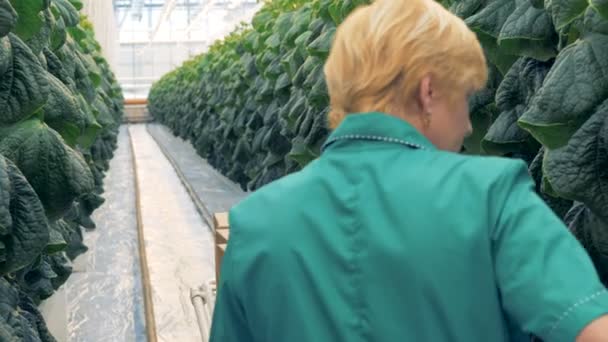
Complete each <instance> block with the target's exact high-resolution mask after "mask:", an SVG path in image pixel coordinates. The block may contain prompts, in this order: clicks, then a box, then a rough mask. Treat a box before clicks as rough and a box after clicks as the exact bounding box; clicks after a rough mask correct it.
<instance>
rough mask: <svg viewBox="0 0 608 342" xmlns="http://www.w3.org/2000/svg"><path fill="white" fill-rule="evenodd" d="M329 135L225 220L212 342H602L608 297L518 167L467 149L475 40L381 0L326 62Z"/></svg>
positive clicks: (457, 25)
mask: <svg viewBox="0 0 608 342" xmlns="http://www.w3.org/2000/svg"><path fill="white" fill-rule="evenodd" d="M325 73H326V78H327V84H328V88H329V93H330V97H331V107H332V111H331V113H330V115H329V122H330V125H331V126H332V128H334V131H333V133H332V134H331V136H330V137H329V139H328V140H327V143H326V144H325V146H324V152H323V154H322V156H321V157H320V158H319V159H318V160H316V161H315V162H313V163H312V164H311V165H309V166H308V167H306V168H305V169H304V170H303V171H301V172H299V173H297V174H294V175H291V176H288V177H285V178H283V179H281V180H279V181H277V182H275V183H273V184H271V185H269V186H267V187H265V188H263V189H261V190H259V191H258V192H256V193H254V194H252V195H251V196H250V197H249V198H248V199H246V200H245V201H243V202H242V203H240V204H239V205H238V206H236V207H235V208H234V209H233V210H232V211H231V215H230V221H231V226H232V233H231V234H232V235H231V237H230V243H229V246H228V250H227V253H226V255H225V257H224V261H223V266H222V277H221V281H220V288H219V294H218V298H217V304H216V309H215V317H214V322H213V329H212V337H211V341H214V342H231V341H235V342H236V341H238V342H248V341H258V342H299V341H302V342H304V341H306V342H317V341H321V342H330V341H348V342H350V341H353V342H354V341H408V342H409V341H412V342H419V341H424V342H426V341H428V342H443V341H463V342H472V341H479V342H503V341H525V340H529V334H535V335H537V336H540V337H542V338H543V339H544V340H545V341H547V342H552V341H557V342H561V341H564V342H565V341H568V342H572V341H579V342H590V341H608V328H607V327H608V323H606V322H607V320H608V319H607V318H606V316H605V314H606V313H608V295H607V293H606V289H605V288H604V286H603V285H602V284H601V283H600V281H599V279H598V276H597V274H596V272H595V270H594V268H593V266H592V264H591V262H590V260H589V258H588V257H587V255H586V254H585V252H584V250H583V249H582V248H581V246H580V245H579V243H578V242H577V241H576V240H575V239H574V238H573V237H572V236H571V235H570V233H569V232H568V231H567V229H566V227H564V225H563V224H562V222H561V221H560V220H559V219H558V218H557V217H556V216H555V215H554V214H553V213H552V211H551V210H550V209H549V208H548V207H547V206H546V205H545V204H544V203H543V202H542V201H541V200H540V199H539V198H538V196H536V194H535V193H534V192H533V184H532V181H531V179H530V177H529V175H528V173H527V169H526V167H525V164H524V163H523V162H519V161H514V160H507V159H499V158H481V157H470V156H463V155H459V154H457V153H454V152H457V151H458V150H459V149H460V147H461V145H462V142H463V139H464V137H465V136H466V135H467V134H469V133H470V132H471V124H470V121H469V113H468V107H467V98H468V96H469V95H471V94H473V93H474V92H475V91H477V90H479V89H480V88H481V87H483V85H484V83H485V81H486V77H487V75H486V62H485V59H484V55H483V52H482V50H481V47H480V45H479V43H478V41H477V39H476V37H475V35H474V34H473V33H472V32H471V31H469V29H468V28H467V27H466V26H465V24H464V23H463V22H462V21H461V20H460V19H458V18H457V17H455V16H453V15H452V14H450V13H449V12H448V11H446V10H445V9H444V8H443V7H441V6H440V5H439V4H437V3H435V2H433V1H432V0H377V1H375V2H374V3H373V4H371V5H369V6H365V7H362V8H359V9H358V10H356V11H355V12H354V13H352V14H351V15H350V16H349V17H348V18H347V19H346V21H345V22H344V23H343V24H342V25H341V26H340V27H339V29H338V31H337V33H336V37H335V41H334V44H333V47H332V50H331V53H330V56H329V58H328V60H327V64H326V66H325Z"/></svg>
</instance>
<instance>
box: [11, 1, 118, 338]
mask: <svg viewBox="0 0 608 342" xmlns="http://www.w3.org/2000/svg"><path fill="white" fill-rule="evenodd" d="M82 6H83V4H82V2H81V0H0V298H1V299H2V300H1V302H2V305H0V340H1V341H55V339H54V338H53V336H52V335H51V334H50V333H49V331H48V329H47V328H46V324H45V322H44V319H43V317H42V315H41V314H40V312H39V311H38V309H37V306H38V304H39V303H40V302H41V301H42V300H44V299H46V298H48V297H50V296H51V295H52V294H53V292H54V291H55V290H57V289H58V288H59V287H60V286H61V285H62V284H64V283H65V281H66V280H67V278H68V277H69V276H70V274H71V271H72V268H71V262H70V260H72V259H74V258H75V257H76V256H78V255H79V254H81V253H83V252H84V251H86V246H85V245H84V244H83V228H86V229H93V228H95V223H94V222H93V221H92V219H91V214H92V213H93V211H94V210H95V209H97V208H98V207H99V206H100V205H101V204H102V203H103V202H104V199H103V197H102V192H103V178H104V172H105V171H106V170H107V169H108V166H109V164H108V161H109V160H110V159H111V157H112V155H113V151H114V149H115V147H116V141H117V133H118V127H119V125H120V123H121V119H122V112H123V98H122V92H121V90H120V87H119V86H118V84H117V83H116V80H115V77H114V75H113V73H112V72H111V70H110V67H109V65H108V63H107V62H106V61H105V59H104V58H103V56H102V54H101V47H100V45H99V44H98V43H97V42H96V40H95V37H94V32H93V28H92V25H91V23H90V22H88V21H87V20H86V18H84V17H82V16H81V15H80V13H79V10H81V9H82Z"/></svg>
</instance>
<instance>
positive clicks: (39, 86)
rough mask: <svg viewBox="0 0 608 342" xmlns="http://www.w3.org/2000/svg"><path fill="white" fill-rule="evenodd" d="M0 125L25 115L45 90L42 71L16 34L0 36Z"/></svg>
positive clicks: (39, 101)
mask: <svg viewBox="0 0 608 342" xmlns="http://www.w3.org/2000/svg"><path fill="white" fill-rule="evenodd" d="M0 71H2V74H1V75H0V110H1V111H2V112H1V113H0V124H10V123H14V122H17V121H19V120H22V119H24V118H27V117H29V116H30V115H32V114H33V113H34V112H35V111H37V110H38V109H40V108H41V107H42V106H43V105H44V104H45V103H46V100H47V96H48V93H49V89H48V87H49V86H48V80H47V78H46V70H45V69H44V67H43V66H42V65H41V64H40V61H39V60H38V58H37V57H36V56H35V55H34V54H33V53H32V51H31V50H30V48H29V47H28V46H27V45H26V44H25V43H24V42H23V41H22V40H21V39H19V37H17V36H15V35H13V34H12V33H11V34H9V35H8V36H7V37H4V38H0Z"/></svg>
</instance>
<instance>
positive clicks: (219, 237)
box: [213, 213, 230, 283]
mask: <svg viewBox="0 0 608 342" xmlns="http://www.w3.org/2000/svg"><path fill="white" fill-rule="evenodd" d="M213 231H214V234H213V235H214V240H215V279H216V281H217V282H218V283H219V280H220V270H221V267H222V258H223V257H224V253H225V252H226V246H227V245H228V239H230V223H229V222H228V213H216V214H214V215H213Z"/></svg>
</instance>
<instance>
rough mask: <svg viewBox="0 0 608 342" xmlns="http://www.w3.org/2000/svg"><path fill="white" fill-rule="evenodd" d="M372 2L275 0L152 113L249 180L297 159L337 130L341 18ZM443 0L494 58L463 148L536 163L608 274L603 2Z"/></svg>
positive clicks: (183, 70) (265, 178) (189, 65)
mask: <svg viewBox="0 0 608 342" xmlns="http://www.w3.org/2000/svg"><path fill="white" fill-rule="evenodd" d="M366 3H368V1H365V0H346V1H343V0H310V1H295V0H285V1H272V2H268V3H267V4H265V6H264V7H263V8H262V10H261V11H260V12H258V13H257V14H256V15H255V17H254V18H253V21H252V23H251V25H244V26H242V27H240V28H239V29H238V30H236V31H235V32H234V33H232V34H231V35H230V36H228V37H226V38H225V39H224V40H222V41H218V42H216V43H215V44H214V45H213V46H212V47H211V48H210V49H209V51H208V52H206V53H205V54H202V55H200V56H197V57H195V58H194V59H192V60H190V61H188V62H186V63H184V65H183V66H181V67H180V68H178V69H176V70H174V71H172V72H170V73H169V74H167V75H165V76H164V77H163V78H162V79H161V80H160V81H158V82H157V83H155V85H154V86H153V88H152V90H151V92H150V95H149V104H150V111H151V113H152V115H153V116H154V117H155V118H156V119H157V120H158V121H160V122H161V123H163V124H165V125H166V126H168V127H169V128H170V129H171V130H172V131H173V132H174V133H175V134H176V135H177V136H180V137H182V138H184V139H186V140H189V141H190V142H191V143H192V144H193V145H194V147H195V148H196V149H197V151H198V153H199V154H200V155H201V156H202V157H204V158H206V159H207V160H208V161H209V162H210V163H211V165H213V166H214V167H216V168H217V169H219V170H220V171H221V172H223V173H224V174H225V175H227V176H228V177H230V178H231V179H233V180H234V181H236V182H238V183H240V184H241V186H242V187H243V188H244V189H247V190H255V189H257V188H259V187H260V186H262V185H264V184H267V183H268V182H270V181H272V180H275V179H277V178H279V177H282V176H284V175H286V174H289V173H291V172H294V171H297V170H300V169H301V168H302V167H303V166H305V165H306V164H307V163H308V162H310V161H311V160H313V159H314V158H316V157H317V156H318V155H319V148H320V146H321V144H322V143H323V141H324V140H325V138H326V137H327V135H328V130H327V128H326V118H325V116H326V113H327V112H328V105H329V101H328V95H327V90H326V86H325V82H324V77H323V72H322V68H323V63H324V60H325V59H326V57H327V55H328V52H329V48H330V45H331V42H332V38H333V35H334V33H335V29H336V26H337V25H339V24H340V23H341V22H342V21H343V20H344V18H345V17H346V16H347V15H348V14H349V13H350V12H351V11H352V10H353V9H354V8H356V7H357V6H359V5H363V4H366ZM442 3H443V5H444V6H446V7H447V8H449V9H450V11H452V13H455V14H456V15H458V16H460V17H461V18H463V19H464V20H465V22H466V23H467V24H468V25H469V27H470V28H471V29H472V30H473V31H474V32H476V34H477V35H478V37H479V40H480V42H481V43H482V45H483V47H484V50H485V52H486V56H487V59H488V69H489V73H490V78H489V81H488V84H487V87H486V89H484V90H483V91H481V92H479V93H478V94H476V96H474V97H473V98H472V100H471V103H470V107H471V113H472V117H473V121H474V126H475V134H474V135H473V136H472V137H471V138H470V139H468V140H467V141H466V143H465V146H464V149H465V153H472V154H491V155H501V156H507V157H513V158H521V159H523V160H525V161H526V162H528V164H529V166H530V172H531V174H532V176H533V177H534V179H535V180H536V182H537V191H538V193H539V194H540V195H541V196H542V197H543V198H544V199H545V201H546V202H547V203H548V205H549V206H550V207H551V208H552V209H553V210H554V211H555V212H556V213H557V214H558V215H559V216H560V217H562V218H563V219H564V221H565V222H566V223H567V224H568V226H569V227H570V229H571V231H572V232H573V233H574V234H575V235H576V236H577V238H579V239H580V240H581V242H582V243H583V245H584V246H585V247H586V248H587V250H588V252H589V254H590V255H591V257H592V259H593V261H594V262H595V264H596V267H597V269H598V271H599V273H600V275H601V277H602V280H603V281H604V283H606V284H608V2H607V1H606V0H545V1H543V0H443V1H442ZM539 228H540V227H539Z"/></svg>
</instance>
